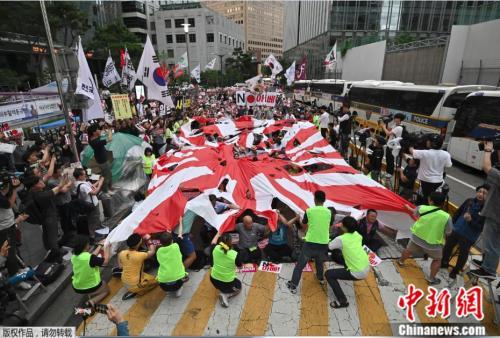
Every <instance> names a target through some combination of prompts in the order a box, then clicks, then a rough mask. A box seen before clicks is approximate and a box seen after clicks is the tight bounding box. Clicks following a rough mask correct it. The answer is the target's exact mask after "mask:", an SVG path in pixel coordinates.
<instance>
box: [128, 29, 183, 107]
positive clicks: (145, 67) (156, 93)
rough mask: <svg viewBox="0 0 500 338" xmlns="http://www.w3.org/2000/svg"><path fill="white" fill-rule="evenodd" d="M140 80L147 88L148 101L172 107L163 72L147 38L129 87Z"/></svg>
mask: <svg viewBox="0 0 500 338" xmlns="http://www.w3.org/2000/svg"><path fill="white" fill-rule="evenodd" d="M137 79H140V80H141V82H142V83H143V84H144V85H145V86H146V87H147V88H148V93H147V94H148V95H147V96H148V99H150V100H151V99H152V100H158V101H160V102H163V103H164V104H165V105H166V106H167V107H173V106H174V103H173V102H172V98H171V97H170V96H169V95H168V87H167V81H166V79H165V75H164V71H163V69H162V68H161V66H160V63H159V62H158V57H157V56H156V54H155V50H154V49H153V44H152V43H151V39H150V38H149V36H147V38H146V44H145V45H144V51H143V52H142V56H141V61H139V66H138V67H137V73H136V75H135V77H134V79H133V80H132V83H131V87H133V86H134V84H135V81H137Z"/></svg>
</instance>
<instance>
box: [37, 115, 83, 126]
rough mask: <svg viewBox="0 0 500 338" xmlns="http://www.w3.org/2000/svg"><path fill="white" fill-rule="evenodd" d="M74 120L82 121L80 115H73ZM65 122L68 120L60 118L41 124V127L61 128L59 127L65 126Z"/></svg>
mask: <svg viewBox="0 0 500 338" xmlns="http://www.w3.org/2000/svg"><path fill="white" fill-rule="evenodd" d="M73 121H76V122H78V121H80V118H79V117H78V116H73ZM65 124H66V121H64V119H60V120H56V121H52V122H49V123H45V124H42V125H41V126H40V129H52V128H59V127H62V126H64V125H65Z"/></svg>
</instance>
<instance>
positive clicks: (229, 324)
mask: <svg viewBox="0 0 500 338" xmlns="http://www.w3.org/2000/svg"><path fill="white" fill-rule="evenodd" d="M254 275H255V274H254V273H240V274H238V279H239V280H240V281H241V286H242V290H241V292H240V294H238V295H237V296H235V297H233V298H231V299H229V308H224V307H222V306H221V305H220V304H216V305H215V309H214V312H213V313H212V315H211V316H210V320H209V321H208V324H207V327H206V328H205V333H204V336H232V335H234V333H235V332H236V329H237V328H238V323H239V322H240V316H241V313H242V311H243V307H244V306H245V302H246V301H247V297H248V293H249V290H250V286H251V285H252V278H253V277H254Z"/></svg>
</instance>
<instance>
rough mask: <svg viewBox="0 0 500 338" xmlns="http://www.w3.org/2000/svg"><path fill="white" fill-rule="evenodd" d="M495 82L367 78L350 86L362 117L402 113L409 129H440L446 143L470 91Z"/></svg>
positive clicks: (374, 118)
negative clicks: (457, 83)
mask: <svg viewBox="0 0 500 338" xmlns="http://www.w3.org/2000/svg"><path fill="white" fill-rule="evenodd" d="M495 89H496V87H492V86H480V85H472V86H423V85H414V84H412V83H401V82H399V83H398V82H393V83H391V82H385V83H384V82H378V81H364V82H357V83H353V85H352V87H351V89H350V90H349V95H348V96H349V102H350V103H351V111H357V113H358V117H359V119H360V120H361V121H366V120H370V121H373V122H376V121H377V120H379V119H380V118H381V117H384V116H389V115H394V114H397V113H402V114H404V115H405V116H406V118H405V121H404V122H403V124H404V125H405V126H406V129H407V130H408V132H417V131H420V132H424V133H437V134H440V135H442V136H443V137H444V144H445V146H446V145H447V143H448V140H449V137H450V136H451V128H449V124H450V122H451V121H452V120H453V118H454V116H455V113H456V111H457V108H458V107H459V106H460V104H461V103H462V102H463V101H464V100H465V98H466V97H467V95H469V94H470V93H472V92H476V91H480V90H495Z"/></svg>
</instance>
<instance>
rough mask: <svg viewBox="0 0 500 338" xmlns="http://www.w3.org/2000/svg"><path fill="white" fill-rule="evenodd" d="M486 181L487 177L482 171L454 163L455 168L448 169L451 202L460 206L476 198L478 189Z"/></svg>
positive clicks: (447, 177) (447, 180)
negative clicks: (469, 199) (467, 200)
mask: <svg viewBox="0 0 500 338" xmlns="http://www.w3.org/2000/svg"><path fill="white" fill-rule="evenodd" d="M485 179H486V175H485V174H484V173H483V172H482V171H478V170H476V169H471V168H469V167H467V166H464V165H463V164H460V163H457V162H454V163H453V167H451V168H448V169H446V182H447V183H448V185H449V186H450V193H449V196H450V202H452V203H453V204H456V205H457V206H459V205H460V204H461V203H462V202H463V201H464V200H465V199H467V198H470V197H474V194H475V191H476V187H477V186H479V185H481V184H483V183H484V180H485Z"/></svg>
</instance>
